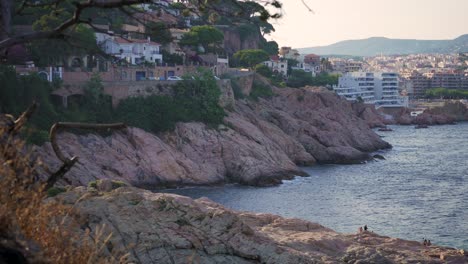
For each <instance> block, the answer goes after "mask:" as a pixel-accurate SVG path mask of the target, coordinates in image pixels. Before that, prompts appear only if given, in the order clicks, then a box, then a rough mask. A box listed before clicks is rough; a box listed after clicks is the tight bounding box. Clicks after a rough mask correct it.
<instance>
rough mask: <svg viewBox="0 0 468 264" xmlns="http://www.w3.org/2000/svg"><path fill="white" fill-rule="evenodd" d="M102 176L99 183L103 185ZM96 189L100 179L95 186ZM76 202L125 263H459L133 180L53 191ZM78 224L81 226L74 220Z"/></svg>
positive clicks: (401, 244) (443, 251) (85, 225)
mask: <svg viewBox="0 0 468 264" xmlns="http://www.w3.org/2000/svg"><path fill="white" fill-rule="evenodd" d="M104 185H105V184H103V186H104ZM97 187H98V189H99V188H100V185H98V186H97ZM50 199H58V200H61V201H62V202H64V203H66V204H73V205H74V207H75V208H77V209H78V212H77V215H76V216H77V217H78V219H79V221H80V225H79V226H78V225H77V226H76V229H74V230H70V231H74V232H81V233H83V234H85V232H86V229H89V231H91V234H92V233H93V231H94V230H95V229H96V228H98V227H102V226H105V227H107V232H112V238H111V240H110V241H109V242H107V243H106V246H107V247H106V252H107V253H110V254H114V255H116V254H118V252H124V253H129V254H130V256H129V257H128V262H129V263H172V264H174V263H381V264H385V263H467V261H468V258H467V257H466V256H465V255H464V252H463V251H458V250H455V249H450V248H443V247H439V246H429V247H426V246H423V245H422V244H421V242H416V241H406V240H402V239H396V238H390V237H385V236H381V235H378V234H375V233H372V232H364V233H360V234H340V233H337V232H335V231H333V230H331V229H329V228H326V227H323V226H321V225H319V224H315V223H311V222H307V221H304V220H299V219H287V218H282V217H279V216H276V215H270V214H254V213H248V212H236V211H233V210H229V209H226V208H224V207H223V206H221V205H219V204H216V203H214V202H212V201H210V200H208V199H206V198H202V199H197V200H192V199H190V198H188V197H183V196H179V195H174V194H164V193H152V192H150V191H145V190H141V189H137V188H134V187H121V188H118V189H115V190H111V191H110V192H101V191H98V190H97V189H95V188H92V187H89V188H86V187H77V188H74V189H71V190H69V191H68V192H65V193H62V194H60V195H58V196H57V197H55V198H50ZM80 227H81V228H80Z"/></svg>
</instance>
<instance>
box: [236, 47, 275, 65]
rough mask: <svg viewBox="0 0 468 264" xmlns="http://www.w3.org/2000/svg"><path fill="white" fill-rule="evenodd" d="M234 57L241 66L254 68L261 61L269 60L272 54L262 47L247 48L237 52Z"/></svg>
mask: <svg viewBox="0 0 468 264" xmlns="http://www.w3.org/2000/svg"><path fill="white" fill-rule="evenodd" d="M233 58H234V59H235V60H236V61H238V63H239V64H240V66H243V67H249V68H252V67H254V66H255V65H257V64H259V63H260V62H264V61H267V60H268V59H269V58H270V56H269V55H268V53H267V52H266V51H264V50H261V49H246V50H239V51H238V52H236V53H235V54H234V57H233Z"/></svg>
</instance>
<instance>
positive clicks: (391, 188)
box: [165, 123, 468, 249]
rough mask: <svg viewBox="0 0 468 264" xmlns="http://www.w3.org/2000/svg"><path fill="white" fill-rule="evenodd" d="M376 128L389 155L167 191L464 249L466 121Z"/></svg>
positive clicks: (467, 230)
mask: <svg viewBox="0 0 468 264" xmlns="http://www.w3.org/2000/svg"><path fill="white" fill-rule="evenodd" d="M392 128H393V129H394V131H393V132H378V133H379V134H380V135H382V136H383V137H384V139H385V140H386V141H388V142H390V143H391V144H392V145H393V147H394V148H393V149H391V150H386V151H381V152H379V153H380V154H382V155H383V156H385V158H386V160H382V161H372V162H368V163H366V164H360V165H324V166H314V167H307V168H304V170H305V171H307V172H308V173H309V174H310V175H311V176H310V177H306V178H302V177H298V178H296V179H294V180H291V181H285V182H284V184H282V185H280V186H276V187H268V188H255V187H245V186H238V185H228V186H224V187H206V188H205V187H201V188H198V187H197V188H185V189H177V190H165V191H166V192H173V193H177V194H182V195H186V196H190V197H193V198H199V197H203V196H204V197H208V198H210V199H211V200H213V201H216V202H218V203H221V204H223V205H225V206H226V207H229V208H233V209H237V210H245V211H252V212H263V213H273V214H278V215H282V216H285V217H297V218H302V219H307V220H310V221H313V222H318V223H320V224H322V225H324V226H327V227H330V228H332V229H334V230H336V231H339V232H345V233H352V232H356V231H357V229H358V227H359V226H363V225H364V224H367V225H368V226H369V228H370V230H373V231H374V232H377V233H379V234H383V235H388V236H392V237H399V238H404V239H410V240H422V239H423V238H428V239H430V240H431V241H432V242H433V243H437V244H439V245H445V246H451V247H457V248H465V249H468V123H461V124H458V125H455V126H434V127H430V128H428V129H414V127H412V126H393V127H392Z"/></svg>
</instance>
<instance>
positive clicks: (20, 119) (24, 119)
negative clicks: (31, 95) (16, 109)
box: [10, 102, 37, 135]
mask: <svg viewBox="0 0 468 264" xmlns="http://www.w3.org/2000/svg"><path fill="white" fill-rule="evenodd" d="M36 109H37V103H36V102H33V103H32V105H31V106H29V107H28V109H26V111H24V113H23V114H21V116H20V117H18V119H16V121H15V125H14V126H13V127H12V128H11V130H10V134H12V135H14V134H17V133H18V132H19V131H20V130H21V128H22V127H23V126H24V125H25V124H26V122H27V121H28V120H29V118H31V116H32V114H33V113H34V111H36Z"/></svg>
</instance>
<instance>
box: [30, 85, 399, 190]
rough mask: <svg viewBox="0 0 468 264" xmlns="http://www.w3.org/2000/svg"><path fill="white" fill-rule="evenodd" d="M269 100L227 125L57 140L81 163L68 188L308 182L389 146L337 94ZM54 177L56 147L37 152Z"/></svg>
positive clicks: (238, 111) (235, 114)
mask: <svg viewBox="0 0 468 264" xmlns="http://www.w3.org/2000/svg"><path fill="white" fill-rule="evenodd" d="M273 89H274V92H275V96H274V97H272V98H271V99H268V100H264V99H260V100H259V101H258V102H254V101H250V100H241V101H236V102H235V105H234V106H233V109H232V110H231V111H230V112H229V114H228V116H227V117H226V118H225V121H224V123H225V124H224V125H220V126H218V127H217V128H209V127H207V126H206V125H204V124H201V123H179V124H177V125H176V127H175V129H174V131H172V132H167V133H164V134H160V135H158V136H156V135H153V134H150V133H147V132H145V131H143V130H141V129H137V128H129V129H128V130H127V132H126V133H124V132H118V133H114V134H112V135H110V136H107V137H104V136H100V135H96V134H87V135H76V134H71V133H62V134H60V135H59V136H58V138H59V144H60V145H61V146H62V148H63V151H64V152H65V153H67V155H70V156H73V155H74V156H78V157H79V160H80V163H79V164H76V165H75V166H74V167H73V168H72V169H71V171H70V172H69V173H67V175H66V178H65V179H66V180H67V181H68V183H70V184H73V185H86V184H87V183H88V182H90V181H93V180H96V179H114V180H121V181H124V182H127V183H130V184H132V185H134V186H140V187H145V188H154V187H165V186H174V185H202V184H203V185H210V184H220V183H225V182H237V183H242V184H249V185H262V186H265V185H271V184H278V183H280V182H281V180H282V179H289V178H292V177H294V176H296V175H305V173H304V172H302V171H301V170H300V168H298V167H297V166H298V165H312V164H314V163H316V162H319V163H357V162H361V161H363V160H366V159H370V158H371V157H370V156H369V155H368V152H372V151H375V150H378V149H382V148H388V147H390V145H389V144H388V143H386V142H384V141H383V140H381V139H380V137H379V136H378V135H377V134H375V133H374V132H373V131H372V130H370V129H369V128H368V125H367V124H366V122H365V121H364V120H363V119H361V118H359V117H357V116H356V115H355V114H354V112H353V110H352V108H351V104H350V103H349V102H347V101H345V100H342V99H340V98H339V97H338V96H336V95H335V94H334V93H331V92H328V91H323V90H320V89H319V90H317V89H313V88H306V89H286V88H283V89H277V88H273ZM38 152H39V154H40V155H41V157H42V159H43V161H44V162H45V163H46V164H48V165H49V167H51V168H52V169H55V168H56V167H58V166H59V164H60V163H59V162H58V160H57V159H56V158H55V155H54V154H53V151H52V149H51V146H50V144H45V145H44V146H42V147H41V148H40V149H38Z"/></svg>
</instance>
